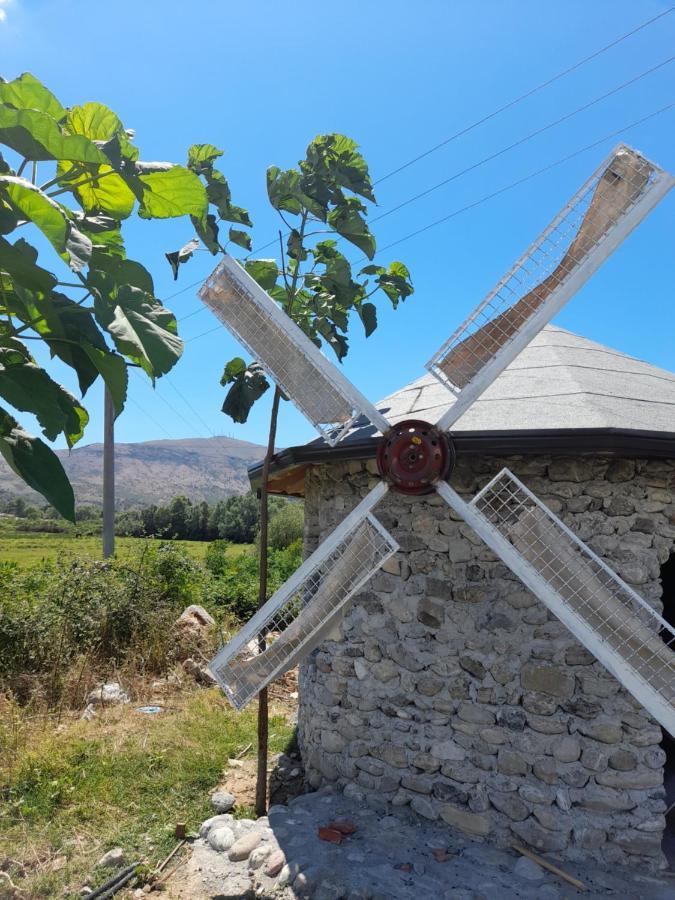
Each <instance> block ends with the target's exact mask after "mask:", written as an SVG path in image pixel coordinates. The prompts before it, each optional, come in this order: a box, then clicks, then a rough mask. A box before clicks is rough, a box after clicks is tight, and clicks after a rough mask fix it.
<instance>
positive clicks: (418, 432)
mask: <svg viewBox="0 0 675 900" xmlns="http://www.w3.org/2000/svg"><path fill="white" fill-rule="evenodd" d="M452 456H453V454H452V452H451V446H450V441H449V439H448V436H447V435H446V434H445V433H444V432H442V431H439V430H438V429H437V428H435V427H434V426H433V425H429V423H428V422H423V421H421V420H420V419H407V420H406V421H405V422H399V423H398V425H394V426H393V427H392V428H391V429H390V430H389V431H388V432H387V433H386V434H385V436H384V437H383V438H382V443H381V444H380V446H379V447H378V449H377V468H378V469H379V472H380V475H382V477H383V478H386V479H387V481H388V482H389V483H390V484H392V485H393V486H394V487H395V488H396V489H397V490H399V491H401V493H403V494H428V493H430V492H431V491H433V489H434V484H435V483H436V482H437V481H440V480H442V479H444V478H447V476H448V474H449V472H450V465H451V462H452Z"/></svg>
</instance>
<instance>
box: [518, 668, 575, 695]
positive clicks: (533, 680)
mask: <svg viewBox="0 0 675 900" xmlns="http://www.w3.org/2000/svg"><path fill="white" fill-rule="evenodd" d="M520 683H521V684H522V686H523V687H524V688H525V690H526V691H537V692H538V693H541V694H549V695H550V696H552V697H566V698H567V697H571V696H572V694H573V693H574V676H573V675H572V674H571V673H570V672H569V670H568V669H563V668H561V667H560V666H545V665H537V664H536V663H527V664H526V665H524V666H523V668H522V669H521V670H520Z"/></svg>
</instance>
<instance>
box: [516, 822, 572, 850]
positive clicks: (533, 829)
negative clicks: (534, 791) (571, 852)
mask: <svg viewBox="0 0 675 900" xmlns="http://www.w3.org/2000/svg"><path fill="white" fill-rule="evenodd" d="M511 831H513V832H514V833H515V834H517V835H518V837H519V838H520V839H521V840H523V841H525V843H526V844H529V846H530V847H533V848H534V849H535V850H539V852H540V853H550V852H552V851H554V850H557V851H560V850H564V849H565V847H567V846H568V844H569V835H567V834H566V833H565V832H558V831H549V830H548V829H547V828H543V827H542V826H541V825H540V824H539V823H538V822H536V821H535V820H534V819H533V818H529V819H527V820H526V821H525V822H513V823H512V825H511Z"/></svg>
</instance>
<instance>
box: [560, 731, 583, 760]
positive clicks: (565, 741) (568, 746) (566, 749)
mask: <svg viewBox="0 0 675 900" xmlns="http://www.w3.org/2000/svg"><path fill="white" fill-rule="evenodd" d="M553 755H554V756H555V758H556V759H557V760H558V762H562V763H571V762H576V761H577V760H578V759H579V757H580V756H581V744H580V743H579V741H578V740H577V738H575V737H571V736H566V737H563V738H560V740H558V741H556V742H555V744H554V745H553Z"/></svg>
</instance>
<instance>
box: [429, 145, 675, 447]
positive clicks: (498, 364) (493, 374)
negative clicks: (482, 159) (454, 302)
mask: <svg viewBox="0 0 675 900" xmlns="http://www.w3.org/2000/svg"><path fill="white" fill-rule="evenodd" d="M623 150H627V151H629V152H630V153H637V151H634V150H632V149H631V148H627V147H625V146H624V145H621V144H620V145H619V146H618V147H616V148H615V149H614V150H613V151H612V153H611V154H609V156H608V157H607V158H606V159H605V160H604V162H603V163H602V164H601V165H600V166H599V167H598V169H597V170H596V171H595V172H594V173H593V175H592V176H591V178H589V179H588V181H587V182H586V183H585V184H584V185H583V186H582V188H581V189H580V190H579V191H577V193H576V194H575V195H574V197H573V198H572V199H571V200H570V201H569V203H567V204H566V206H565V207H564V208H563V210H562V211H561V212H560V213H559V214H558V216H556V218H555V219H554V220H553V221H552V222H551V224H550V225H549V226H548V228H546V229H545V231H544V232H543V233H542V234H541V235H540V237H539V238H537V240H536V241H535V242H534V243H533V244H532V245H531V246H530V247H529V248H528V250H527V251H526V252H525V253H524V254H523V255H522V256H521V257H520V259H519V260H518V261H517V262H516V263H515V264H514V265H513V267H512V268H511V269H510V270H509V272H507V274H506V275H505V276H504V277H503V278H502V280H501V281H500V282H499V283H498V284H497V286H496V287H495V288H494V289H493V290H492V291H491V292H490V293H489V294H488V295H487V297H486V298H485V299H484V300H483V301H482V303H480V304H479V306H478V307H476V309H475V310H474V311H473V312H472V313H471V314H470V315H469V316H468V317H467V319H465V321H464V322H463V323H462V324H461V325H460V326H459V328H457V330H456V331H455V332H454V333H453V334H452V335H451V337H450V338H448V340H447V341H446V342H445V343H444V344H443V346H442V347H441V348H440V349H439V350H438V351H437V352H436V353H435V354H434V356H433V357H432V358H431V359H430V360H429V362H428V363H427V364H426V366H425V368H426V369H427V370H428V371H429V372H431V374H432V375H434V377H435V378H437V379H438V380H439V381H440V382H441V384H443V385H445V387H446V388H448V390H449V391H451V392H452V393H454V394H455V395H456V396H457V400H456V401H455V403H454V404H453V405H452V406H451V407H450V409H449V410H448V411H447V412H446V413H445V414H444V415H443V416H441V418H440V419H439V421H438V422H437V427H438V428H440V429H441V430H447V429H449V428H450V427H451V426H452V425H453V424H454V422H456V421H457V419H459V418H460V416H462V415H463V414H464V413H465V412H466V410H467V409H468V408H469V407H470V406H471V405H472V404H473V403H474V402H475V401H476V400H477V398H478V397H480V396H481V394H483V392H484V391H485V390H487V388H488V387H489V386H490V385H491V384H492V382H493V381H495V379H496V378H497V377H498V376H499V375H500V374H501V373H502V372H503V371H504V369H505V368H506V367H507V366H508V365H509V364H510V363H511V362H512V361H513V360H514V359H515V358H516V356H518V354H519V353H521V352H522V350H524V348H525V347H526V346H527V345H528V344H529V343H530V341H531V340H532V339H533V338H534V337H535V336H536V335H537V334H538V333H539V332H540V331H541V329H542V328H543V327H544V325H546V324H547V323H548V322H550V321H551V319H552V318H553V317H554V316H555V315H556V314H557V313H558V312H559V311H560V310H561V309H562V307H563V306H564V305H565V304H566V303H567V302H568V301H569V300H570V299H571V298H572V297H573V296H574V295H575V294H576V293H577V291H578V290H579V289H580V288H581V287H582V285H583V284H584V283H585V282H586V281H588V279H589V278H590V277H591V276H592V275H593V274H594V273H595V272H596V271H597V270H598V269H599V268H600V266H601V265H602V264H603V263H604V262H605V260H607V258H608V257H609V256H610V255H611V254H612V253H613V252H614V251H615V250H616V248H617V247H618V246H619V245H620V244H621V243H622V241H624V240H625V239H626V238H627V237H628V235H629V234H630V233H631V232H632V231H633V230H634V229H635V228H636V227H637V226H638V225H639V224H640V222H642V220H643V219H644V218H645V217H646V216H647V215H648V214H649V213H650V212H651V210H652V209H653V208H654V207H655V206H656V205H657V204H658V203H659V202H660V201H661V200H662V199H663V198H664V197H665V196H666V194H667V193H668V192H669V191H670V189H671V188H672V187H673V186H674V185H675V178H673V176H671V175H670V174H669V173H668V172H665V171H664V170H663V169H661V168H660V167H659V166H657V165H656V164H655V163H653V162H651V161H650V160H647V159H646V158H645V157H643V156H642V154H638V155H639V156H640V157H641V158H642V159H643V160H644V161H645V163H647V164H648V165H650V166H651V167H652V168H653V170H654V177H653V179H652V180H651V181H650V182H649V183H648V184H647V185H646V186H645V188H644V189H643V193H642V195H641V196H640V197H639V199H638V200H637V202H636V203H635V204H634V205H633V206H632V208H631V209H629V210H628V212H626V213H625V214H623V216H621V217H619V219H618V220H617V221H616V223H615V224H614V225H612V226H611V227H610V228H609V229H608V230H607V231H606V232H605V234H604V236H603V237H602V239H601V240H600V241H599V242H598V243H597V244H596V245H595V247H594V248H593V249H592V250H591V251H590V252H589V253H588V254H587V255H586V258H585V259H584V260H583V262H582V263H580V264H579V265H578V266H576V268H575V269H574V271H573V272H572V273H571V274H570V275H569V276H567V277H566V278H565V279H564V280H563V281H561V282H560V283H559V285H558V286H557V287H556V288H555V289H554V290H553V291H552V292H551V294H550V295H549V296H548V298H547V299H546V300H545V301H544V302H543V303H542V305H541V306H540V307H539V308H538V309H537V310H536V312H534V313H533V314H531V315H530V317H529V319H528V320H527V321H526V322H525V323H524V325H523V326H522V327H521V329H520V330H519V331H518V332H516V334H514V335H513V336H512V337H511V338H509V339H508V340H507V341H506V343H505V344H503V346H501V347H500V349H499V350H498V351H497V352H496V353H495V354H494V355H493V356H492V358H491V359H490V361H489V362H488V363H486V364H485V365H484V366H483V368H482V369H481V370H480V371H479V372H477V374H476V375H475V376H473V378H472V379H471V380H470V381H469V382H468V383H467V384H466V385H465V386H464V387H463V388H461V389H459V388H458V387H456V386H455V385H453V384H452V383H451V382H450V381H449V379H448V378H447V376H446V375H445V374H444V372H443V371H442V369H441V368H440V367H439V362H440V361H441V360H442V359H443V357H444V356H445V355H446V354H447V353H449V352H450V350H451V348H452V347H453V346H457V345H458V343H461V340H463V339H465V338H466V337H468V336H470V335H471V334H473V333H476V332H475V331H472V326H474V325H475V323H477V322H479V323H480V322H482V324H487V321H488V319H487V318H485V316H484V312H485V310H488V312H489V310H490V309H494V308H495V298H497V299H498V300H500V292H501V291H504V293H510V294H513V293H514V292H513V290H512V289H511V288H510V287H509V282H510V281H511V280H512V279H513V280H514V281H517V282H519V283H520V282H522V281H523V280H527V278H528V277H529V276H530V274H531V270H534V271H535V272H536V271H537V268H538V266H540V265H542V264H541V263H540V260H541V259H542V258H546V257H548V256H550V253H549V252H548V251H547V250H546V249H545V245H546V242H547V240H549V239H550V238H551V236H552V235H554V234H555V233H556V229H557V228H558V227H559V226H560V225H561V223H563V222H564V221H565V219H566V217H568V216H569V215H570V214H571V213H572V211H573V210H574V207H575V204H576V203H578V202H579V201H580V198H582V197H583V196H584V195H585V194H586V193H587V192H588V189H589V185H592V184H593V183H594V182H596V181H597V179H598V177H599V175H601V174H602V173H604V172H605V171H606V170H607V168H608V166H609V164H610V163H611V162H612V161H613V160H614V159H615V157H616V155H617V154H618V153H619V152H620V151H623ZM552 243H555V242H554V241H552ZM537 254H539V256H537ZM518 273H521V276H522V273H525V275H524V277H523V278H521V279H519V278H518ZM541 274H542V278H543V277H544V275H545V274H546V272H545V270H544V269H543V267H542V273H541ZM536 286H537V281H536V280H535V281H534V282H533V283H532V288H536ZM500 302H503V299H502V300H501V301H500ZM506 309H508V306H505V307H504V311H505V310H506ZM484 318H485V321H484V322H483V319H484ZM481 327H482V325H481Z"/></svg>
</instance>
